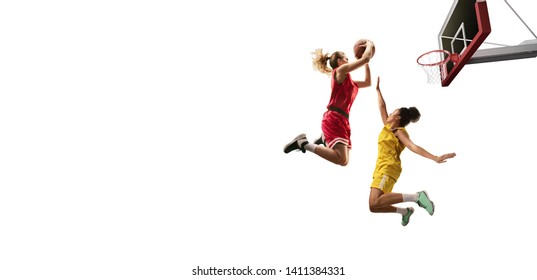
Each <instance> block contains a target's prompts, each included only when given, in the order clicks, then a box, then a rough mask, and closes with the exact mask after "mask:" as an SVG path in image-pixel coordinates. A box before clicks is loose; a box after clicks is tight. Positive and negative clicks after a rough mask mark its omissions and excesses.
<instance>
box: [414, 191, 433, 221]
mask: <svg viewBox="0 0 537 280" xmlns="http://www.w3.org/2000/svg"><path fill="white" fill-rule="evenodd" d="M417 202H418V205H419V206H420V207H422V208H425V210H427V212H428V213H429V215H431V216H432V215H433V214H434V203H433V202H432V201H431V200H430V199H429V196H428V195H427V192H426V191H421V192H419V193H418V201H417Z"/></svg>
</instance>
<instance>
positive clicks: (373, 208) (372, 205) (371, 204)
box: [369, 199, 379, 213]
mask: <svg viewBox="0 0 537 280" xmlns="http://www.w3.org/2000/svg"><path fill="white" fill-rule="evenodd" d="M378 208H379V205H378V199H373V200H369V211H371V212H372V213H376V212H377V211H378Z"/></svg>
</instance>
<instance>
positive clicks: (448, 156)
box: [434, 153, 456, 163]
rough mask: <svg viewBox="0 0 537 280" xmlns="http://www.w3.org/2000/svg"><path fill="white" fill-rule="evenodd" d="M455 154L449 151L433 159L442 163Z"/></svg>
mask: <svg viewBox="0 0 537 280" xmlns="http://www.w3.org/2000/svg"><path fill="white" fill-rule="evenodd" d="M455 156H456V154H455V153H449V154H445V155H441V156H439V157H435V159H434V161H436V163H444V162H446V159H449V158H454V157H455Z"/></svg>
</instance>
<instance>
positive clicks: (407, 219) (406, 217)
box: [401, 207, 414, 226]
mask: <svg viewBox="0 0 537 280" xmlns="http://www.w3.org/2000/svg"><path fill="white" fill-rule="evenodd" d="M406 210H407V212H406V214H404V215H403V219H402V220H401V224H402V225H403V226H406V225H408V222H410V216H412V214H414V208H412V207H407V208H406Z"/></svg>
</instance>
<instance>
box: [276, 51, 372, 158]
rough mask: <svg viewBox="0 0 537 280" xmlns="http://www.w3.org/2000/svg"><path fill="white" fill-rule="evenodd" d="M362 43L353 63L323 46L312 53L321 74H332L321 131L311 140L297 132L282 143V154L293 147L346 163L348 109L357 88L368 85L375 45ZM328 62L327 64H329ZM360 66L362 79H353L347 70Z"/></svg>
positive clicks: (341, 53)
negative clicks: (370, 62)
mask: <svg viewBox="0 0 537 280" xmlns="http://www.w3.org/2000/svg"><path fill="white" fill-rule="evenodd" d="M364 46H365V50H364V51H363V53H362V52H359V53H357V54H356V59H357V60H356V61H353V62H349V60H348V58H347V56H346V55H345V53H343V52H340V51H337V52H334V53H332V54H331V55H330V54H328V53H324V54H323V52H322V49H316V50H315V52H313V64H314V66H315V68H316V69H317V70H318V71H319V72H321V73H325V74H330V75H331V78H330V80H331V86H332V94H331V95H330V101H329V102H328V106H327V111H326V112H325V113H324V115H323V119H322V123H321V128H322V131H323V133H322V134H321V137H319V139H317V140H316V141H315V142H314V143H310V142H309V141H308V139H307V137H306V134H300V135H298V136H297V137H295V139H293V140H292V141H291V142H289V143H288V144H287V145H285V147H284V149H283V151H284V153H286V154H287V153H289V152H291V151H295V150H300V151H302V152H303V153H305V152H306V151H309V152H313V153H315V154H317V155H318V156H320V157H322V158H324V159H326V160H328V161H330V162H332V163H335V164H338V165H341V166H346V165H347V164H348V162H349V150H350V149H351V148H352V144H351V139H350V136H351V128H350V124H349V112H350V109H351V107H352V103H353V102H354V99H355V98H356V95H358V89H359V88H365V87H369V86H371V73H370V70H369V60H370V59H371V58H372V56H373V54H374V44H373V43H372V42H371V41H366V42H365V43H364ZM362 49H364V48H362ZM327 63H330V67H328V65H327ZM362 66H363V67H365V79H364V80H363V81H356V80H352V78H351V75H350V72H352V71H354V70H356V69H358V68H360V67H362Z"/></svg>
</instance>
